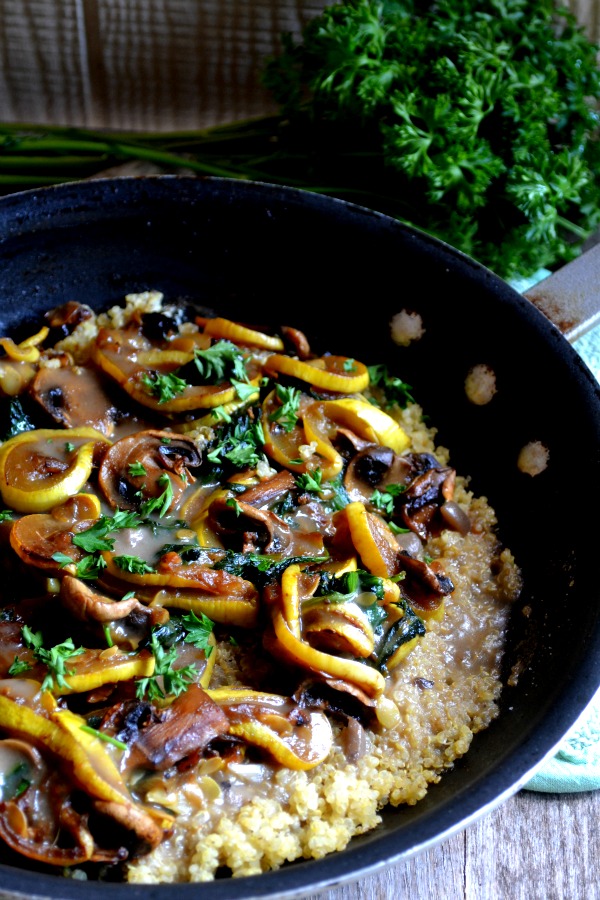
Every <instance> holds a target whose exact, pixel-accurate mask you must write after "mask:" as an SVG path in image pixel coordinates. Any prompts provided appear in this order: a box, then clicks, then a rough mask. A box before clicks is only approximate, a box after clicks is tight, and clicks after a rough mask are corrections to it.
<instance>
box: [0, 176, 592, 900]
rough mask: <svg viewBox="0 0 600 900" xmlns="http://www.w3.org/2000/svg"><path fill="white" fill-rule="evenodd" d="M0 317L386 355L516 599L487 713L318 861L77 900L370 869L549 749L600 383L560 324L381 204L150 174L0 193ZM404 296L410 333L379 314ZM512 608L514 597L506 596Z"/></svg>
mask: <svg viewBox="0 0 600 900" xmlns="http://www.w3.org/2000/svg"><path fill="white" fill-rule="evenodd" d="M0 272H1V276H0V333H1V334H7V333H9V332H12V331H13V330H14V329H17V330H18V331H19V330H20V331H21V332H22V333H23V334H25V333H26V332H27V330H28V327H29V323H31V322H37V321H39V317H40V316H41V315H42V313H43V312H44V311H45V310H46V309H48V308H49V307H51V306H56V305H58V304H60V303H63V302H64V301H67V300H78V301H82V302H84V303H88V304H90V305H92V306H94V307H95V308H99V307H104V306H106V305H108V304H114V303H118V302H119V301H120V300H121V299H122V297H123V296H124V295H125V294H126V293H129V292H134V291H141V290H144V289H153V288H155V289H159V290H161V291H163V292H164V294H165V295H166V297H167V298H169V299H173V298H183V299H185V300H187V301H189V302H190V303H193V304H198V305H200V306H202V307H208V308H210V309H214V310H217V311H218V312H219V313H221V314H222V315H225V316H227V317H229V318H235V319H240V320H242V321H246V322H251V323H254V324H257V325H260V324H263V323H264V324H267V323H269V322H271V323H275V324H290V325H295V326H297V327H299V328H301V329H302V330H304V331H305V332H306V334H307V335H308V337H309V339H310V341H311V345H312V346H313V349H315V350H319V351H321V352H324V351H330V352H332V353H340V354H344V355H347V356H354V357H356V358H358V359H361V360H362V361H364V362H366V363H369V364H370V363H376V362H384V363H386V364H387V365H388V367H389V368H390V370H391V371H392V372H393V373H394V374H396V375H398V376H400V377H402V378H403V379H404V380H405V381H407V382H408V383H409V384H411V385H412V386H413V389H414V390H413V392H414V394H415V396H416V399H417V400H418V401H419V402H420V403H421V404H422V406H423V407H424V409H425V411H426V412H427V413H428V414H429V416H430V419H431V422H432V423H434V424H435V425H436V426H437V427H438V440H439V442H440V443H441V444H443V445H445V446H447V447H449V448H451V462H452V464H453V465H454V467H455V468H456V469H457V470H458V471H459V472H461V473H465V474H470V475H471V476H472V482H471V485H472V488H473V490H474V491H475V492H476V493H483V494H485V495H486V496H487V497H489V499H490V501H491V503H492V505H493V506H494V507H495V508H496V510H497V513H498V518H499V521H500V524H501V530H500V534H501V537H502V538H503V540H504V541H505V542H506V543H507V544H508V545H509V546H510V548H511V549H512V550H513V552H514V554H515V556H516V559H517V561H518V562H519V564H520V565H521V567H522V569H523V572H524V579H525V589H524V592H523V596H522V597H521V599H520V601H519V602H518V604H517V605H516V607H515V609H514V614H513V616H512V634H511V640H510V647H509V650H508V654H507V658H506V675H508V673H509V672H510V671H511V670H512V669H513V667H514V666H515V665H517V666H519V667H520V668H521V669H522V672H521V674H520V677H519V679H518V682H517V684H516V686H514V687H508V686H507V687H506V688H505V690H504V694H503V698H502V704H501V705H502V710H501V715H500V717H499V718H498V720H496V721H495V722H494V723H493V724H492V725H491V727H490V728H489V729H487V730H486V731H484V732H482V733H481V734H479V735H477V736H476V737H475V739H474V742H473V744H472V747H471V750H470V751H469V753H468V754H467V756H466V757H465V758H464V759H463V760H462V761H460V762H459V763H457V765H456V766H455V768H454V770H453V771H451V772H449V773H447V774H446V775H444V777H443V778H442V780H441V782H440V783H439V784H438V785H436V786H433V787H432V788H430V791H429V793H428V795H427V797H426V798H425V799H424V800H423V801H422V802H421V803H419V804H418V805H417V806H415V807H412V808H408V807H406V808H400V809H396V810H392V809H390V810H388V811H386V812H385V813H384V816H383V824H382V825H381V826H380V827H379V828H378V829H377V830H376V831H374V832H372V833H370V834H368V835H365V836H363V837H362V838H357V839H354V840H353V841H352V843H351V845H350V847H349V848H348V849H347V850H345V851H343V852H339V853H334V854H332V855H331V856H328V857H326V858H325V859H323V860H320V861H310V862H299V863H295V864H293V865H290V866H289V867H287V868H284V869H281V870H280V871H277V872H273V873H269V874H266V875H261V876H255V877H250V878H242V879H236V880H235V881H232V880H227V879H223V880H218V881H215V882H214V883H210V884H200V885H174V886H168V885H165V886H148V887H145V886H135V885H120V884H110V885H103V884H100V883H86V885H85V895H86V897H87V898H89V900H94V898H96V897H100V896H104V895H105V894H106V893H107V892H108V891H110V895H111V898H113V900H141V898H144V900H150V898H156V900H171V898H175V897H177V898H179V900H186V898H192V897H194V898H197V900H225V898H234V897H235V898H237V897H242V896H243V897H244V898H245V900H250V898H253V897H269V898H274V897H282V898H291V897H298V896H302V895H305V894H307V893H312V892H316V891H318V890H321V889H323V888H325V887H330V886H333V885H336V884H340V883H343V882H345V881H349V880H354V879H356V878H358V877H359V876H362V875H364V874H367V873H372V872H374V871H376V870H377V869H378V868H380V867H382V866H384V865H386V864H387V863H388V862H397V861H399V860H401V859H407V858H408V857H410V856H412V855H414V854H416V853H418V852H420V851H422V850H425V849H427V848H429V847H431V846H432V845H434V844H436V843H438V842H440V841H442V840H444V839H446V838H447V837H449V836H450V835H452V834H453V833H455V832H457V831H459V830H461V829H462V828H464V827H465V826H466V825H468V824H469V823H470V822H472V821H473V820H474V819H475V818H477V817H478V816H480V815H482V814H484V813H486V812H487V811H489V810H490V809H492V808H493V807H495V806H496V805H498V804H499V803H501V802H502V801H503V800H505V799H506V798H508V797H509V796H511V795H512V794H514V793H515V792H516V791H517V790H518V789H519V788H520V787H521V786H522V785H523V784H524V783H525V782H526V781H527V779H528V778H529V776H530V775H531V774H532V772H533V770H535V769H536V768H537V767H539V765H540V763H541V762H542V761H543V760H544V758H546V757H547V756H549V755H550V754H551V753H552V752H553V751H554V749H555V747H556V745H557V744H558V743H559V742H560V740H561V738H562V737H563V736H564V734H565V733H566V732H567V731H568V730H569V728H570V727H571V725H572V724H573V723H574V722H575V720H576V719H577V717H578V716H579V714H580V713H581V711H582V710H583V709H584V707H585V706H586V705H587V703H588V702H589V700H590V699H591V697H592V696H593V694H594V692H595V691H596V689H597V687H598V685H599V683H600V584H599V580H598V563H597V556H598V550H597V522H596V517H597V511H598V509H600V466H599V453H598V451H599V447H600V389H599V387H598V383H597V382H596V381H595V379H594V377H593V376H592V374H591V373H590V371H589V370H588V368H587V367H586V366H585V364H584V363H583V362H582V360H581V359H580V357H579V356H578V355H577V353H576V352H575V350H574V349H573V348H572V347H571V346H570V344H569V343H568V342H567V340H566V339H565V338H564V337H563V336H562V334H561V333H560V332H559V330H558V329H557V328H556V327H555V326H554V325H553V324H551V322H550V321H549V320H548V319H547V318H546V317H545V316H544V315H542V313H540V312H539V311H538V310H537V309H536V308H535V307H534V306H533V305H532V304H531V303H530V302H529V301H528V300H526V299H524V298H523V297H522V296H521V295H520V294H519V293H517V292H516V291H515V290H513V289H512V288H511V287H509V286H508V285H507V284H506V283H505V282H503V281H502V280H500V279H499V278H498V277H497V276H495V275H494V274H493V273H491V272H490V271H489V270H487V269H485V268H484V267H482V266H481V265H479V264H478V263H476V262H474V261H473V260H471V259H469V258H468V257H466V256H464V255H462V254H461V253H459V252H458V251H456V250H453V249H452V248H450V247H448V246H446V245H444V244H442V243H440V242H438V241H436V240H433V239H432V238H430V237H428V236H426V235H424V234H422V233H419V232H417V231H414V230H411V229H410V228H407V227H404V226H403V225H400V224H399V223H398V222H396V221H394V220H392V219H390V218H387V217H385V216H383V215H380V214H378V213H374V212H371V211H368V210H365V209H363V208H360V207H357V206H353V205H348V204H346V203H344V202H342V201H337V200H331V199H327V198H323V197H320V196H318V195H315V194H308V193H304V192H301V191H296V190H292V189H283V188H280V187H273V186H269V185H264V184H255V183H249V182H239V181H227V180H221V179H206V180H195V179H188V178H176V177H173V176H159V177H148V178H141V179H140V178H126V179H116V180H114V179H113V180H98V181H90V182H85V183H79V184H71V185H65V186H61V187H55V188H45V189H43V190H40V191H29V192H24V193H22V194H18V195H12V196H8V197H5V198H3V199H2V200H1V201H0ZM403 308H408V309H413V310H416V311H417V312H418V313H419V314H420V315H421V316H422V319H423V323H424V326H425V333H424V335H423V337H422V339H421V340H419V341H418V342H415V343H413V344H411V345H410V346H409V347H408V348H403V347H398V346H397V345H396V344H394V342H393V341H392V340H391V337H390V325H389V323H390V320H391V318H392V316H393V315H394V314H395V313H397V312H399V311H400V310H401V309H403ZM477 363H485V364H487V365H489V366H490V367H491V368H492V369H493V370H494V372H495V373H496V378H497V385H498V393H497V395H496V396H495V397H494V399H493V401H492V402H491V403H489V404H488V405H485V406H475V405H473V404H471V403H470V402H469V401H468V399H467V398H466V396H465V391H464V380H465V376H466V374H467V372H468V371H469V369H470V368H471V366H473V365H475V364H477ZM531 440H539V441H542V442H543V444H544V445H545V446H546V447H547V448H548V449H549V452H550V457H549V465H548V468H547V470H546V471H544V472H543V473H542V474H541V475H538V476H537V477H531V476H530V475H526V474H523V473H522V472H520V471H519V469H518V468H517V465H516V460H517V457H518V454H519V450H520V449H521V447H522V446H523V445H524V444H526V443H527V442H529V441H531ZM525 607H530V610H531V613H530V615H529V616H525V615H524V614H523V610H524V608H525ZM0 884H1V886H2V889H3V891H7V892H9V894H10V895H12V896H25V897H38V896H39V897H41V896H43V897H49V898H76V897H77V898H79V897H81V895H82V885H81V883H79V882H76V881H71V880H68V879H65V878H62V877H60V876H58V875H57V876H54V875H42V874H39V873H33V872H30V871H27V869H26V868H23V869H20V868H14V867H12V866H9V865H0Z"/></svg>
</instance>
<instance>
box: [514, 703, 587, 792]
mask: <svg viewBox="0 0 600 900" xmlns="http://www.w3.org/2000/svg"><path fill="white" fill-rule="evenodd" d="M598 788H600V692H599V693H598V694H596V695H595V697H594V698H593V700H592V702H591V703H590V704H589V706H588V707H587V708H586V709H585V710H584V712H583V714H582V715H581V716H580V717H579V719H578V720H577V722H576V723H575V725H574V726H573V728H572V729H571V731H570V732H569V734H568V735H567V736H566V738H565V739H564V741H563V742H562V744H561V745H560V747H559V749H558V751H557V753H555V754H554V756H552V757H551V758H550V759H548V760H546V762H545V763H543V765H542V767H541V768H540V769H538V771H537V772H536V774H535V775H534V776H533V778H531V780H530V781H528V782H527V784H525V785H524V789H525V790H527V791H543V792H545V793H549V794H558V793H565V792H570V793H575V792H577V791H595V790H597V789H598Z"/></svg>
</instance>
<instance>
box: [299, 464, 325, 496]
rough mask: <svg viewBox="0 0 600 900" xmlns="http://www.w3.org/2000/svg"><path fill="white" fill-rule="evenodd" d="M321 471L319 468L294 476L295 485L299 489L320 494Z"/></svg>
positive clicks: (321, 491)
mask: <svg viewBox="0 0 600 900" xmlns="http://www.w3.org/2000/svg"><path fill="white" fill-rule="evenodd" d="M322 478H323V473H322V471H321V469H315V470H314V472H303V473H302V474H301V475H297V476H296V485H297V486H298V487H299V488H300V490H301V491H309V492H311V493H313V494H322V493H323V486H322V484H321V481H322Z"/></svg>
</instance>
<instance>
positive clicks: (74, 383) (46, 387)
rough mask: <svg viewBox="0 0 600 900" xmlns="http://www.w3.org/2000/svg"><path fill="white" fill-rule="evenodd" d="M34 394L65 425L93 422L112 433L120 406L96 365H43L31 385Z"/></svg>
mask: <svg viewBox="0 0 600 900" xmlns="http://www.w3.org/2000/svg"><path fill="white" fill-rule="evenodd" d="M29 392H30V394H31V396H32V397H33V398H34V399H35V400H36V401H37V402H38V403H39V404H40V406H42V407H43V409H44V410H45V411H46V412H47V413H48V415H50V416H51V417H52V418H53V419H54V421H55V422H58V423H59V424H61V425H64V426H65V428H78V427H80V426H81V425H90V426H91V427H92V428H95V429H97V431H100V432H102V434H105V435H106V436H107V437H110V436H111V435H112V433H113V431H114V427H115V418H116V416H117V410H116V409H115V407H114V405H113V403H112V401H111V400H110V398H109V397H108V396H107V394H106V392H105V391H104V389H103V387H102V383H101V381H100V378H99V376H98V375H97V374H96V372H94V370H93V369H88V368H83V367H82V366H68V367H62V366H61V367H60V368H50V367H49V366H44V367H42V368H41V369H40V370H39V371H38V373H37V375H36V376H35V378H34V380H33V382H32V383H31V385H30V386H29Z"/></svg>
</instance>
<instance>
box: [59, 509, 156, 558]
mask: <svg viewBox="0 0 600 900" xmlns="http://www.w3.org/2000/svg"><path fill="white" fill-rule="evenodd" d="M138 525H141V519H140V517H139V515H138V514H137V513H135V512H126V511H119V512H117V513H115V515H114V516H100V518H99V519H98V521H97V522H95V523H94V524H93V525H91V526H90V527H89V528H86V529H85V531H80V532H79V533H78V534H74V535H73V537H72V542H73V543H74V544H75V546H76V547H81V549H82V550H85V552H86V553H96V552H97V551H100V552H101V551H103V550H112V549H113V548H114V546H115V539H114V538H109V537H107V535H108V534H111V533H112V532H114V531H122V530H123V529H124V528H136V527H137V526H138Z"/></svg>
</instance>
